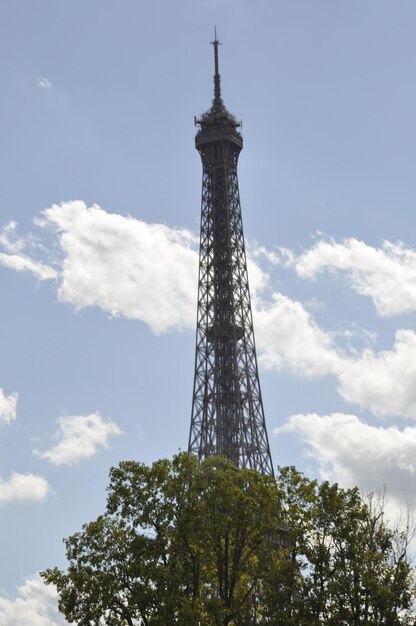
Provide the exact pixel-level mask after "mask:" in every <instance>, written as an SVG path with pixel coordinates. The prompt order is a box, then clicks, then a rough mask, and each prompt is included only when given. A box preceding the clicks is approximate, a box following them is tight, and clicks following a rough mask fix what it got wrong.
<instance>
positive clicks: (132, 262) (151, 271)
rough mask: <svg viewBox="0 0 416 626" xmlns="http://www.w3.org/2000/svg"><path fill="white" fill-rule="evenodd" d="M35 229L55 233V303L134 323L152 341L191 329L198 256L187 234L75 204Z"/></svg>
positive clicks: (53, 210)
mask: <svg viewBox="0 0 416 626" xmlns="http://www.w3.org/2000/svg"><path fill="white" fill-rule="evenodd" d="M39 223H41V224H42V225H43V226H51V225H54V226H55V227H56V229H57V231H58V233H59V242H60V246H61V249H62V251H63V253H64V261H63V267H62V273H61V281H60V285H59V292H58V295H59V299H60V300H61V301H62V302H68V303H70V304H72V305H73V306H74V307H75V308H76V309H81V308H84V307H88V306H98V307H100V308H101V309H103V310H104V311H106V312H109V313H110V314H111V315H123V316H124V317H127V318H130V319H140V320H142V321H144V322H146V323H147V324H149V326H150V327H151V329H152V330H153V332H155V333H156V334H158V333H162V332H165V331H167V330H171V329H181V328H183V327H186V326H191V325H192V324H193V323H194V319H195V304H196V296H195V294H196V280H197V267H198V256H197V252H196V249H195V246H196V238H195V237H194V235H192V234H191V233H190V232H188V231H186V230H177V229H173V228H169V227H168V226H165V225H163V224H146V223H145V222H142V221H140V220H137V219H134V218H131V217H123V216H122V215H117V214H110V213H107V212H106V211H104V210H103V209H101V208H100V207H98V206H96V205H95V206H92V207H87V206H86V205H85V203H84V202H81V201H75V202H67V203H63V204H61V205H59V206H58V205H53V206H52V207H50V208H49V209H46V210H45V211H44V212H43V222H39V221H38V224H39Z"/></svg>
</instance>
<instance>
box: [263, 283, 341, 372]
mask: <svg viewBox="0 0 416 626" xmlns="http://www.w3.org/2000/svg"><path fill="white" fill-rule="evenodd" d="M254 316H255V330H256V340H257V345H258V347H259V353H260V361H261V363H262V364H263V365H264V366H265V367H267V368H269V369H284V368H286V369H288V370H290V371H293V372H296V373H300V374H304V375H307V376H323V375H325V374H335V373H337V372H338V371H339V369H340V367H341V365H342V362H343V359H342V357H340V356H339V354H338V353H337V351H336V346H335V344H334V341H333V339H332V337H331V335H329V334H328V333H325V332H324V331H322V330H321V329H320V328H319V327H318V326H317V324H316V323H315V322H314V320H313V319H312V317H311V315H310V314H309V313H308V312H307V311H306V310H305V309H304V308H303V306H302V305H301V303H300V302H296V301H295V300H291V299H290V298H288V297H287V296H284V295H283V294H281V293H274V294H273V296H272V302H271V303H267V304H266V303H263V304H262V305H259V306H258V308H257V309H256V311H255V312H254Z"/></svg>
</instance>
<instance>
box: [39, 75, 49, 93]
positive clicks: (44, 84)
mask: <svg viewBox="0 0 416 626" xmlns="http://www.w3.org/2000/svg"><path fill="white" fill-rule="evenodd" d="M36 84H37V86H38V87H40V89H47V90H51V89H53V85H52V83H51V81H50V80H49V79H48V78H45V76H38V77H37V78H36Z"/></svg>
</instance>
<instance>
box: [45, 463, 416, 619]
mask: <svg viewBox="0 0 416 626" xmlns="http://www.w3.org/2000/svg"><path fill="white" fill-rule="evenodd" d="M408 540H409V529H408V528H407V529H406V528H405V529H404V530H402V531H401V530H397V529H396V530H392V529H390V528H389V527H388V526H387V524H386V523H385V521H384V512H383V506H382V504H380V502H378V501H377V499H376V498H375V497H374V496H372V497H370V499H369V501H368V502H364V501H363V499H362V498H361V497H360V494H359V492H358V490H357V489H347V490H344V489H341V488H340V487H339V486H338V485H336V484H335V485H331V484H329V483H328V482H324V483H322V484H318V483H317V482H316V481H310V480H308V479H307V478H305V477H304V476H303V475H301V474H300V473H298V472H297V471H296V470H295V469H294V468H283V469H281V470H280V472H279V474H278V477H277V479H276V480H275V479H274V478H272V477H270V476H261V475H259V474H257V473H256V472H254V471H252V470H241V469H237V468H236V467H235V466H234V465H233V464H232V463H231V462H230V461H228V460H227V459H225V458H223V457H211V458H209V459H207V460H206V461H204V462H203V463H201V464H200V463H199V462H198V461H197V459H196V458H195V457H193V456H191V455H188V454H185V453H183V454H180V455H178V456H176V457H174V458H173V460H172V461H169V460H161V461H157V462H156V463H154V464H153V465H152V466H150V467H149V466H147V465H145V464H142V463H136V462H123V463H121V464H120V465H119V467H117V468H113V469H112V470H111V472H110V484H109V488H108V501H107V509H106V512H105V513H104V515H101V516H100V517H98V519H97V520H95V521H94V522H91V523H89V524H86V525H84V527H83V529H82V531H81V532H79V533H77V534H75V535H73V536H72V537H69V538H68V539H67V540H65V543H66V550H67V558H68V561H69V567H68V570H67V571H60V570H58V569H57V568H55V569H50V570H46V571H45V572H43V573H42V576H43V578H44V579H45V581H46V582H47V583H52V584H55V585H56V587H57V589H58V594H59V606H60V610H61V611H62V612H63V613H64V615H65V617H66V619H67V620H68V621H69V622H73V623H75V624H77V625H78V626H101V625H104V624H105V626H142V625H145V626H168V625H170V624H172V625H174V624H178V625H183V626H185V625H186V626H194V625H195V626H197V625H204V626H217V625H218V626H228V625H235V626H250V625H252V624H253V625H254V624H271V625H275V626H292V625H293V626H295V625H296V626H318V625H327V626H344V625H345V626H347V625H348V626H361V625H363V626H364V625H365V626H396V625H397V626H399V625H404V624H406V625H414V624H415V621H414V617H413V616H412V615H413V614H412V612H411V607H412V604H413V601H414V594H415V589H414V577H413V570H412V568H411V564H410V562H409V558H408V555H407V547H408Z"/></svg>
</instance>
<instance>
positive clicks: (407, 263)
mask: <svg viewBox="0 0 416 626" xmlns="http://www.w3.org/2000/svg"><path fill="white" fill-rule="evenodd" d="M289 264H290V265H294V268H295V270H296V272H297V274H298V275H299V276H301V277H302V278H311V279H313V278H315V277H316V276H317V274H319V273H320V272H323V271H324V270H329V271H330V272H331V273H341V274H344V275H345V276H346V277H347V280H348V282H349V285H350V286H351V288H352V289H353V290H354V291H356V292H357V293H359V294H361V295H363V296H368V297H369V298H371V299H372V301H373V303H374V306H375V307H376V309H377V312H378V313H379V314H380V315H381V316H393V315H398V314H401V313H409V312H412V311H415V310H416V251H415V250H413V249H411V248H407V247H406V246H405V245H404V244H402V243H400V242H399V243H391V242H388V241H385V242H384V243H383V246H382V247H381V248H374V247H372V246H369V245H367V244H365V243H364V242H363V241H359V240H357V239H354V238H349V239H344V240H343V241H342V242H341V243H337V242H335V241H333V240H331V241H323V240H322V241H318V242H317V243H316V244H315V245H314V246H312V247H311V248H310V249H309V250H307V251H306V252H304V253H303V254H301V255H300V256H298V257H297V258H296V259H293V258H292V259H291V261H290V263H289Z"/></svg>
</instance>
